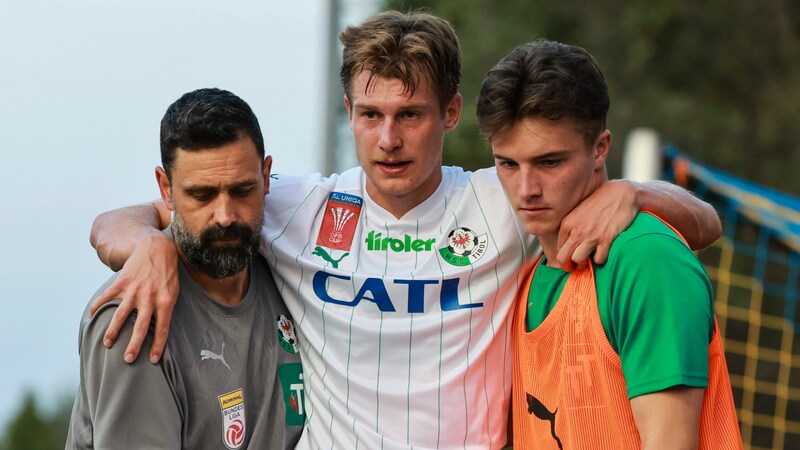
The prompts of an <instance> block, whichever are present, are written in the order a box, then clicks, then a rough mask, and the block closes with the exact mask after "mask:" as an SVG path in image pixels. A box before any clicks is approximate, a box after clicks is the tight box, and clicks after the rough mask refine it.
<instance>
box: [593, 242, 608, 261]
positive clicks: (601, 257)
mask: <svg viewBox="0 0 800 450" xmlns="http://www.w3.org/2000/svg"><path fill="white" fill-rule="evenodd" d="M610 250H611V246H609V245H607V244H603V243H600V244H597V248H596V249H595V251H594V255H593V256H592V261H594V263H595V264H605V263H606V261H607V260H608V252H609V251H610Z"/></svg>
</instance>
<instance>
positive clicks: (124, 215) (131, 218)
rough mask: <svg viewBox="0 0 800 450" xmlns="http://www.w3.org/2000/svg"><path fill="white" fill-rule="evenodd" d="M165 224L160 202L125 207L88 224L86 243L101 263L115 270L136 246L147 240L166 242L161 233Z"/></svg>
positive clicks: (167, 220)
mask: <svg viewBox="0 0 800 450" xmlns="http://www.w3.org/2000/svg"><path fill="white" fill-rule="evenodd" d="M168 224H169V214H168V212H167V211H166V207H164V205H163V203H162V202H160V201H156V202H151V203H145V204H141V205H134V206H128V207H125V208H120V209H115V210H113V211H108V212H105V213H103V214H101V215H99V216H98V217H97V218H96V219H95V220H94V223H93V224H92V231H91V233H90V235H89V242H91V244H92V246H93V247H94V248H95V250H97V256H98V257H99V258H100V260H101V261H102V262H103V264H105V265H107V266H108V267H110V268H111V269H112V270H115V271H116V270H119V269H121V268H122V266H123V264H125V261H127V260H128V258H129V257H130V255H131V253H133V250H134V248H135V247H136V245H138V244H140V243H142V242H145V241H147V240H150V241H153V240H156V241H158V240H161V239H166V240H168V239H167V238H166V236H164V234H163V233H162V232H161V229H163V228H164V227H166V226H167V225H168ZM170 245H172V244H170Z"/></svg>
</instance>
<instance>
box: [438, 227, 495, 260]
mask: <svg viewBox="0 0 800 450" xmlns="http://www.w3.org/2000/svg"><path fill="white" fill-rule="evenodd" d="M488 242H489V238H488V237H487V236H486V234H485V233H484V234H482V235H480V236H478V235H477V234H475V232H474V231H472V230H470V229H469V228H464V227H458V228H455V229H453V230H452V231H450V234H449V235H447V239H446V240H445V247H443V248H440V249H439V254H440V255H441V256H442V259H444V260H445V261H446V262H447V263H448V264H451V265H453V266H467V265H470V264H474V263H475V262H476V261H477V260H479V259H481V257H483V255H485V254H486V249H487V248H488Z"/></svg>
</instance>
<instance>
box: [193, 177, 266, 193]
mask: <svg viewBox="0 0 800 450" xmlns="http://www.w3.org/2000/svg"><path fill="white" fill-rule="evenodd" d="M256 185H258V181H257V180H246V181H240V182H238V183H231V184H226V185H224V186H222V189H223V190H229V191H230V190H233V189H239V188H246V187H252V186H256ZM181 189H182V190H183V191H184V192H190V193H191V192H199V191H207V190H211V191H219V190H220V187H219V186H216V185H211V184H195V185H189V186H183V187H181Z"/></svg>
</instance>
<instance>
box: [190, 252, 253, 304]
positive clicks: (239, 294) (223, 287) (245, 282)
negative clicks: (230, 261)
mask: <svg viewBox="0 0 800 450" xmlns="http://www.w3.org/2000/svg"><path fill="white" fill-rule="evenodd" d="M183 264H184V266H186V270H187V271H188V272H189V275H190V276H191V277H192V279H194V281H196V282H197V284H199V285H200V287H201V288H203V290H204V291H206V293H207V294H208V295H210V296H211V297H212V298H214V300H217V301H219V302H222V303H225V304H226V305H238V304H239V303H240V302H241V301H242V299H243V298H244V296H245V294H247V288H248V286H249V284H250V267H245V269H244V270H242V271H241V272H239V273H237V274H235V275H232V276H229V277H225V278H212V277H209V276H208V275H206V274H204V273H202V272H200V271H199V270H197V269H195V268H194V267H192V266H191V265H189V264H188V263H187V262H186V261H185V260H184V261H183Z"/></svg>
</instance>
